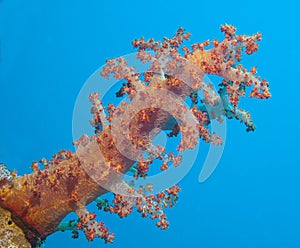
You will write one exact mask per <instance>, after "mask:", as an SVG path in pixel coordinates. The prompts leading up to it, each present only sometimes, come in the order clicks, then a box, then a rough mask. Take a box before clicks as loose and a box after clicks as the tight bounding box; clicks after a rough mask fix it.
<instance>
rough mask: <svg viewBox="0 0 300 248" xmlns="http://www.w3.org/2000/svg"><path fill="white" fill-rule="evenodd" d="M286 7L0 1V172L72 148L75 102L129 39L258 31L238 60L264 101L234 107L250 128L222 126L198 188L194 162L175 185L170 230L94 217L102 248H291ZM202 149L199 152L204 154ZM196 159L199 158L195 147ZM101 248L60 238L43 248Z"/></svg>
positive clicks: (293, 88)
mask: <svg viewBox="0 0 300 248" xmlns="http://www.w3.org/2000/svg"><path fill="white" fill-rule="evenodd" d="M298 10H299V6H298V5H297V2H296V1H284V2H274V3H272V4H271V3H265V2H263V1H250V2H241V1H219V0H217V1H213V2H209V1H189V0H188V1H177V0H173V1H169V0H167V1H157V0H153V1H97V0H90V1H86V2H83V1H64V2H63V1H58V0H52V1H48V0H44V1H38V0H28V1H20V0H10V1H8V0H2V1H1V3H0V38H1V54H0V56H1V57H0V125H1V126H0V127H1V128H0V162H3V163H5V164H7V166H8V167H9V168H10V169H13V168H15V169H16V170H17V171H18V174H24V173H29V172H30V168H29V166H30V164H31V162H32V161H33V160H38V159H39V158H42V157H47V158H50V157H51V155H52V154H54V153H55V152H57V151H58V150H60V149H62V148H64V149H73V147H72V114H73V108H74V104H75V100H76V98H77V95H78V93H79V91H80V89H81V87H82V86H83V84H84V83H85V81H86V80H87V79H88V77H89V76H90V75H91V74H92V73H93V72H94V71H95V70H96V69H97V68H99V67H100V66H102V65H103V64H104V62H105V60H106V58H112V57H118V56H120V55H124V54H128V53H131V52H133V49H132V47H131V41H132V40H133V39H135V38H138V37H141V36H145V37H146V38H150V37H154V38H155V39H162V38H163V37H165V36H166V37H171V36H172V35H173V34H174V32H175V31H176V30H177V28H178V27H180V26H182V27H184V28H185V29H186V30H187V31H189V32H191V33H192V37H191V41H192V42H198V41H204V40H206V39H210V40H212V39H214V38H216V37H218V38H221V37H222V35H221V33H220V25H221V24H224V23H229V24H233V25H235V26H236V27H237V28H238V31H237V32H238V33H240V34H241V33H245V34H252V33H255V32H257V31H260V32H262V33H263V40H262V41H261V42H260V47H259V51H258V52H257V53H255V54H253V55H251V56H250V57H248V58H245V60H243V61H244V62H243V64H244V65H245V66H246V67H248V68H251V67H252V66H254V65H257V70H258V74H260V75H261V76H262V77H263V78H266V79H267V80H268V81H269V82H270V86H271V93H272V98H271V99H269V100H265V101H260V100H255V99H250V100H244V101H242V106H243V107H244V108H245V109H247V110H249V111H250V112H251V114H252V117H253V119H254V121H255V123H256V126H257V130H256V131H255V132H252V133H246V132H245V127H244V126H243V125H241V124H240V123H238V122H237V121H228V122H227V141H226V146H225V150H224V153H223V155H222V158H221V160H220V163H219V165H218V167H217V169H216V170H215V172H214V173H213V175H212V176H211V177H210V178H209V180H207V181H205V182H204V183H199V182H198V176H199V171H200V169H201V164H202V163H203V158H204V157H205V154H204V155H201V153H200V154H199V158H198V160H197V161H196V163H195V165H194V166H193V168H192V169H191V171H190V172H189V174H188V175H187V176H186V177H184V179H183V180H182V181H181V182H180V186H181V187H182V189H183V191H182V192H181V193H180V195H179V197H180V198H179V202H178V203H177V204H176V206H175V207H174V208H173V209H170V210H167V214H168V220H169V221H170V227H169V229H168V230H166V231H160V230H159V229H158V228H157V227H156V226H155V222H153V221H150V220H149V219H142V218H141V217H140V215H138V214H132V215H131V216H129V217H128V218H125V219H119V218H118V217H117V216H112V215H109V214H102V213H99V214H98V219H100V220H101V221H104V222H105V224H106V225H107V226H108V227H109V228H110V230H111V231H112V232H114V233H115V234H116V239H115V241H114V243H113V244H109V245H106V246H107V247H141V246H142V247H183V246H187V247H207V248H215V247H217V248H219V247H231V248H235V247H237V248H239V247H243V248H245V247H272V248H275V247H276V248H277V247H278V248H279V247H280V248H281V247H285V248H286V247H288V248H290V247H300V228H299V223H300V213H299V211H300V202H299V194H300V185H299V178H300V158H299V147H300V146H299V140H300V117H299V114H300V111H299V106H300V105H299V102H298V99H299V95H298V94H299V90H300V86H299V80H298V75H297V73H298V64H299V63H298V58H299V57H298V56H299V46H298V39H299V37H300V34H299V27H298V23H299V17H298ZM204 148H205V146H204ZM204 151H205V149H204ZM99 246H100V247H101V246H105V245H104V244H103V241H102V240H95V241H93V242H87V241H86V239H85V237H84V235H80V238H79V239H78V240H74V239H72V238H71V233H68V232H64V233H56V234H54V235H52V236H50V237H49V238H48V239H47V241H46V244H45V247H49V248H50V247H57V248H60V247H99Z"/></svg>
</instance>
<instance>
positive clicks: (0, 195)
mask: <svg viewBox="0 0 300 248" xmlns="http://www.w3.org/2000/svg"><path fill="white" fill-rule="evenodd" d="M221 31H222V32H223V33H224V36H225V37H224V39H223V40H222V41H218V40H217V39H215V40H212V41H211V42H210V41H208V40H207V41H204V42H202V43H195V44H193V45H191V47H190V48H188V47H186V46H184V47H182V51H183V52H182V51H181V50H180V47H181V46H182V43H183V42H184V40H187V39H189V38H190V34H189V33H186V32H185V31H184V29H182V28H179V29H178V31H177V32H176V34H175V36H174V37H172V38H170V39H169V38H164V40H163V41H155V40H154V39H153V38H151V39H148V40H145V38H141V39H136V40H134V41H133V42H132V45H133V47H134V48H136V49H137V59H138V60H140V61H142V62H143V63H149V64H150V66H149V70H147V71H145V72H143V73H139V72H136V71H135V68H134V67H131V66H130V65H128V63H127V61H126V60H125V59H124V58H122V57H120V58H117V59H110V60H107V61H106V65H105V66H104V67H103V69H102V71H101V73H100V74H101V76H102V77H104V78H109V77H112V76H113V77H115V78H116V79H118V80H122V86H121V88H120V90H119V91H117V92H116V97H120V98H125V99H127V101H123V102H122V103H121V104H119V105H118V106H115V105H113V104H112V103H111V104H109V105H108V106H103V104H102V101H101V99H100V95H99V93H93V92H91V95H90V97H89V98H90V102H91V105H92V106H91V114H92V120H91V125H92V126H93V127H94V130H95V134H94V136H90V137H88V136H87V135H83V136H82V137H81V138H80V139H79V140H78V141H76V142H74V145H75V146H76V147H77V151H76V152H75V153H73V152H71V151H66V150H62V151H60V152H59V153H58V154H56V155H54V156H53V158H52V159H51V160H49V161H48V160H46V159H41V160H40V161H38V162H33V163H32V166H31V167H32V170H33V172H32V173H31V174H27V175H23V176H16V175H12V173H10V172H8V170H7V169H6V168H5V167H3V165H1V166H0V183H1V184H0V206H1V207H2V208H5V209H7V210H8V211H10V212H11V213H12V214H13V216H14V219H15V222H16V223H18V224H19V226H20V227H21V228H22V230H23V232H24V234H25V236H26V238H27V240H28V241H29V242H30V243H31V244H32V245H36V244H38V243H39V242H40V241H41V240H44V239H45V238H46V237H47V236H48V235H50V234H52V233H54V232H56V231H59V230H72V231H73V237H74V238H76V237H77V236H78V230H82V231H83V232H84V233H85V235H86V237H87V239H88V240H89V241H91V240H93V239H94V238H96V237H100V238H102V239H104V241H105V242H112V241H113V238H114V234H112V233H110V232H109V231H108V229H107V228H106V227H105V226H104V223H102V222H98V221H97V220H96V214H95V213H90V212H88V211H87V210H86V205H88V204H89V203H91V202H93V201H95V202H96V204H97V206H98V208H99V209H102V210H104V211H105V212H110V213H112V214H117V215H118V216H120V217H121V218H123V217H126V216H127V215H128V214H130V213H131V212H132V211H133V210H134V209H136V210H137V212H139V213H141V215H142V217H147V216H150V218H151V219H156V220H157V222H156V225H157V226H158V227H159V228H161V229H166V228H168V225H169V223H168V221H167V219H166V214H165V212H164V209H165V208H167V207H173V206H174V204H175V203H176V202H177V199H178V193H179V191H180V188H179V187H178V186H171V187H170V188H168V189H166V190H165V191H164V192H160V193H158V194H152V193H151V190H152V186H151V185H146V187H140V188H138V189H134V188H133V187H131V186H130V184H132V185H133V184H134V182H130V183H128V182H124V181H123V179H122V175H124V174H125V173H132V174H133V177H134V178H135V180H137V179H139V178H146V177H147V176H148V174H149V169H150V168H151V165H152V164H153V162H154V160H155V161H159V162H160V169H161V170H162V171H165V170H167V169H168V168H169V167H170V166H180V163H181V159H182V157H181V155H180V154H179V153H178V152H181V151H185V150H187V149H193V148H194V147H195V145H196V144H197V143H198V142H199V139H202V140H204V141H205V142H210V143H212V144H215V145H218V144H221V143H222V138H221V137H220V136H218V134H216V133H213V132H211V131H210V129H209V126H210V123H211V121H212V119H216V120H218V121H219V122H220V123H221V122H222V121H223V120H224V118H229V119H230V118H236V119H238V120H239V121H240V122H242V123H244V124H245V125H246V129H247V131H253V130H254V129H255V125H254V124H253V121H252V120H251V118H250V114H249V113H248V112H246V111H245V110H243V109H241V108H240V107H239V102H240V99H241V97H244V96H246V95H247V94H248V93H247V89H248V88H250V93H249V96H250V97H255V98H259V99H266V98H269V97H270V96H271V95H270V93H269V87H268V82H267V81H266V80H264V79H261V78H260V77H259V76H256V67H253V68H252V69H250V70H247V69H246V68H244V67H243V66H242V65H241V63H240V62H241V59H242V54H243V53H246V54H247V55H250V54H252V53H254V52H256V51H257V49H258V41H260V40H261V34H260V33H257V34H254V35H250V36H248V35H237V34H236V29H235V27H233V26H232V25H227V24H225V25H223V26H221ZM206 74H213V75H218V76H220V77H222V78H223V80H222V82H220V84H219V85H218V89H217V91H214V86H213V85H212V84H206V83H204V80H203V78H204V76H205V75H206ZM199 92H202V93H203V96H204V97H203V99H200V96H199ZM187 99H188V100H189V101H190V102H191V106H190V108H189V107H187V106H186V105H183V104H182V102H184V101H186V100H187ZM220 104H221V105H222V106H223V108H222V109H221V111H217V110H216V109H215V108H209V106H217V105H220ZM187 112H188V113H191V115H192V116H193V118H191V119H188V118H189V117H188V116H187V115H186V113H187ZM161 130H169V133H168V137H169V138H170V139H172V137H174V136H177V135H179V134H180V135H181V141H180V143H179V145H178V146H177V151H172V152H168V151H167V149H166V148H165V147H162V146H159V145H157V146H154V145H153V144H152V140H153V138H154V137H155V136H156V135H157V134H158V133H159V132H160V131H161ZM116 134H117V137H118V138H117V139H116V138H115V137H116ZM100 153H101V156H99V154H100ZM91 175H92V176H91ZM121 189H122V190H123V191H122V190H121ZM109 191H112V192H113V193H114V199H113V200H112V202H109V201H108V200H105V199H104V198H103V197H104V194H106V193H107V192H109ZM120 192H121V193H120ZM122 192H123V193H122ZM70 212H75V213H76V214H77V215H78V220H74V221H69V222H66V223H65V222H61V221H62V219H63V218H64V217H65V216H66V215H68V214H69V213H70Z"/></svg>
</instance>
